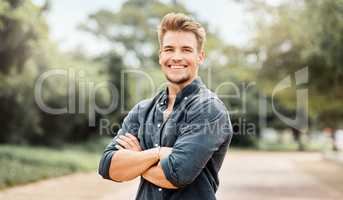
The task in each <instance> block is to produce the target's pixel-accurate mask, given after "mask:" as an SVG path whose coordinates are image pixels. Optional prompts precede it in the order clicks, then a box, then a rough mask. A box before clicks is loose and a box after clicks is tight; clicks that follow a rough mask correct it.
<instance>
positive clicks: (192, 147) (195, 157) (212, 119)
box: [161, 99, 232, 188]
mask: <svg viewBox="0 0 343 200" xmlns="http://www.w3.org/2000/svg"><path fill="white" fill-rule="evenodd" d="M186 115H187V117H188V120H187V121H186V124H185V125H184V126H183V127H182V128H181V131H180V135H179V136H178V138H177V140H176V142H175V144H174V146H173V150H172V153H171V154H170V155H169V156H168V157H167V158H165V159H163V160H161V166H162V170H163V172H164V174H165V176H166V178H167V180H169V181H170V182H171V183H172V184H173V185H175V186H177V187H179V188H181V187H185V186H187V185H188V184H190V183H192V182H193V181H194V180H195V179H196V177H197V176H198V175H199V174H200V173H201V171H202V170H203V168H204V167H205V166H206V164H207V162H208V161H209V159H210V158H211V157H212V155H213V153H214V152H216V151H218V149H219V148H220V147H221V145H223V144H227V141H228V140H230V139H231V136H232V127H231V123H230V119H229V116H228V112H227V110H226V108H225V106H224V105H223V104H222V103H221V102H219V100H217V99H209V100H207V101H205V102H202V103H201V104H197V105H195V106H194V107H193V109H192V110H190V111H189V113H187V114H186Z"/></svg>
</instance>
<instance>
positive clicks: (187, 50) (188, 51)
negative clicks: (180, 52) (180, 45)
mask: <svg viewBox="0 0 343 200" xmlns="http://www.w3.org/2000/svg"><path fill="white" fill-rule="evenodd" d="M184 51H185V52H187V53H191V52H192V49H184Z"/></svg>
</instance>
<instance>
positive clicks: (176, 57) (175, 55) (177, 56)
mask: <svg viewBox="0 0 343 200" xmlns="http://www.w3.org/2000/svg"><path fill="white" fill-rule="evenodd" d="M172 60H173V61H174V62H178V61H181V60H182V55H181V52H180V51H175V52H174V53H173V56H172Z"/></svg>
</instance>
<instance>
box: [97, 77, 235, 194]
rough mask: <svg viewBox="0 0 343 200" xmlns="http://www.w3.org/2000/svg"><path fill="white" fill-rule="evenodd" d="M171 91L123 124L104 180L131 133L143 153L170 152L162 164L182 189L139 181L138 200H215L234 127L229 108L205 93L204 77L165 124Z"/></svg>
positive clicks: (105, 163)
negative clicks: (152, 150) (120, 139)
mask: <svg viewBox="0 0 343 200" xmlns="http://www.w3.org/2000/svg"><path fill="white" fill-rule="evenodd" d="M167 101H168V90H167V89H165V90H163V91H161V92H160V93H159V94H158V95H156V96H155V97H154V98H152V99H149V100H144V101H142V102H140V103H138V104H137V105H136V106H135V107H134V108H133V109H132V110H131V111H130V112H129V114H128V115H127V117H126V118H125V119H124V121H123V124H122V127H121V129H120V130H119V132H118V134H117V136H116V137H115V138H114V139H113V141H112V142H111V143H110V144H109V145H108V146H107V147H106V149H105V151H104V153H103V156H102V159H101V161H100V165H99V173H100V175H102V176H103V177H104V178H106V179H110V177H109V167H110V163H111V159H112V156H113V154H114V153H115V152H116V151H117V150H118V149H117V148H116V147H115V145H116V144H117V143H116V138H117V137H118V136H119V135H122V134H125V133H127V132H129V133H132V134H133V135H135V136H136V137H137V138H138V139H139V142H140V145H141V147H142V149H150V148H154V147H157V146H165V147H172V148H173V150H172V153H171V154H170V155H169V156H168V157H167V158H165V159H163V160H161V166H162V169H163V172H164V174H165V176H166V178H167V179H168V180H169V181H170V182H171V183H172V184H173V185H175V186H177V187H178V189H164V188H160V187H158V186H156V185H154V184H152V183H150V182H148V181H147V180H145V179H144V178H142V177H141V181H140V184H139V188H138V192H137V195H136V199H137V200H157V199H168V200H180V199H185V200H191V199H196V200H202V199H203V200H211V199H216V197H215V192H216V191H217V188H218V185H219V180H218V171H219V169H220V167H221V165H222V162H223V159H224V157H225V155H226V152H227V148H228V146H229V143H230V141H231V137H232V127H231V123H230V119H229V115H228V111H227V109H226V108H225V105H224V104H223V103H222V102H221V101H220V100H219V98H218V97H217V96H216V95H215V94H214V93H212V92H211V91H210V90H208V89H207V88H206V86H205V85H204V84H203V83H202V81H201V80H200V78H197V79H195V80H194V81H193V82H192V83H191V84H189V85H187V86H186V87H185V88H183V89H182V91H180V92H179V93H178V94H177V96H176V99H175V103H174V108H173V111H172V113H171V114H170V115H169V117H168V118H167V120H165V121H164V120H163V111H165V110H166V109H167Z"/></svg>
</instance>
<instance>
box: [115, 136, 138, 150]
mask: <svg viewBox="0 0 343 200" xmlns="http://www.w3.org/2000/svg"><path fill="white" fill-rule="evenodd" d="M116 141H117V142H118V144H120V145H116V148H117V149H127V150H132V151H142V148H141V146H140V145H139V141H138V139H137V138H136V137H135V136H133V135H132V134H130V133H126V134H125V135H120V136H119V137H118V138H117V140H116Z"/></svg>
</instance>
